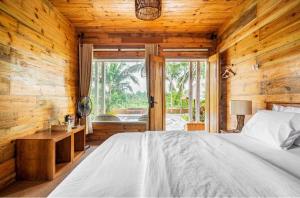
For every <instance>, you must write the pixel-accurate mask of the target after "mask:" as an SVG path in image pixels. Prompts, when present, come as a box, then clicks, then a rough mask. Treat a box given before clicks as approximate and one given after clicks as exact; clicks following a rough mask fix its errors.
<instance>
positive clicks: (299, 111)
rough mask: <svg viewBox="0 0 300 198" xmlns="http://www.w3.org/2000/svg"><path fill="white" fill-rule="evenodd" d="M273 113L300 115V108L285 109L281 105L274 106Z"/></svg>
mask: <svg viewBox="0 0 300 198" xmlns="http://www.w3.org/2000/svg"><path fill="white" fill-rule="evenodd" d="M272 110H273V111H279V112H290V113H300V108H298V107H284V106H281V105H275V104H274V105H273V108H272Z"/></svg>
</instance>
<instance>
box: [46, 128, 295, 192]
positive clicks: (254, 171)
mask: <svg viewBox="0 0 300 198" xmlns="http://www.w3.org/2000/svg"><path fill="white" fill-rule="evenodd" d="M73 196H76V197H120V196H122V197H195V196H201V197H219V196H223V197H224V196H226V197H227V196H230V197H245V196H247V197H249V196H256V197H257V196H260V197H261V196H268V197H283V196H293V197H299V196H300V147H296V146H295V147H294V148H292V149H289V150H280V149H274V148H271V147H268V146H266V145H264V144H262V143H261V142H259V141H257V140H255V139H252V138H249V137H246V136H243V135H241V134H209V133H207V132H200V133H199V132H195V133H187V132H183V131H172V132H145V133H122V134H116V135H114V136H112V137H111V138H109V139H108V140H107V141H106V142H104V143H103V144H102V145H101V146H99V147H98V148H97V149H96V150H95V151H94V152H93V153H92V154H91V155H90V156H88V157H87V158H86V159H85V160H84V161H83V162H82V163H81V164H79V165H78V166H77V167H76V168H75V169H74V170H73V171H72V173H71V174H70V175H69V176H68V177H67V178H66V179H65V180H64V181H63V182H62V183H61V184H60V185H59V186H58V187H57V188H56V189H55V190H54V191H53V192H52V193H51V194H50V195H49V197H73Z"/></svg>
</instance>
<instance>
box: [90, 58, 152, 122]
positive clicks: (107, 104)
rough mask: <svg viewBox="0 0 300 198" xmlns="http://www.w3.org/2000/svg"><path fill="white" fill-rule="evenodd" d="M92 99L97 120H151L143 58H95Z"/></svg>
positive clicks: (93, 117)
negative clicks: (107, 59)
mask: <svg viewBox="0 0 300 198" xmlns="http://www.w3.org/2000/svg"><path fill="white" fill-rule="evenodd" d="M92 72H93V79H92V80H93V83H92V87H91V94H90V95H91V98H92V101H93V104H94V108H93V112H92V119H93V120H94V121H147V113H148V99H147V89H146V75H145V64H144V61H143V60H130V61H126V60H124V61H105V60H94V63H93V70H92Z"/></svg>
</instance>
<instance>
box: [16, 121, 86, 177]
mask: <svg viewBox="0 0 300 198" xmlns="http://www.w3.org/2000/svg"><path fill="white" fill-rule="evenodd" d="M84 149H85V127H84V126H78V127H77V128H75V129H72V130H71V131H70V132H66V131H52V132H49V131H43V132H38V133H35V134H32V135H29V136H25V137H23V138H18V139H17V140H16V152H17V156H16V167H17V178H18V179H23V180H52V179H53V178H55V177H56V176H57V175H58V174H59V173H60V172H61V170H63V169H64V168H65V167H67V166H68V165H70V164H71V163H72V162H73V161H74V160H75V159H76V158H78V157H79V156H80V155H82V154H83V153H84Z"/></svg>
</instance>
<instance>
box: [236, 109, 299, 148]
mask: <svg viewBox="0 0 300 198" xmlns="http://www.w3.org/2000/svg"><path fill="white" fill-rule="evenodd" d="M242 134H244V135H246V136H249V137H252V138H255V139H257V140H260V141H261V142H264V143H266V144H268V145H270V146H274V147H277V148H282V149H288V148H289V147H290V146H292V145H293V143H294V141H295V140H296V139H297V138H298V137H300V114H298V113H287V112H276V111H267V110H262V111H258V112H257V113H256V114H255V115H254V116H253V117H252V118H251V119H250V120H249V121H248V122H247V124H246V125H245V127H244V128H243V130H242Z"/></svg>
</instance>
